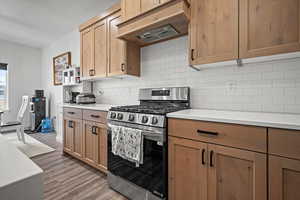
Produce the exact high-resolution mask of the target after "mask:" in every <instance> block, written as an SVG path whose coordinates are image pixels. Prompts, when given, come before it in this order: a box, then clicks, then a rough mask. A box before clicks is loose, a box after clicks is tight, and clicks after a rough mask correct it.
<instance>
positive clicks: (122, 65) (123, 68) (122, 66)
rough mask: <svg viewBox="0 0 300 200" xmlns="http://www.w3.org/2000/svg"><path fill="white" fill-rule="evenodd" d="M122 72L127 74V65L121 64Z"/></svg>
mask: <svg viewBox="0 0 300 200" xmlns="http://www.w3.org/2000/svg"><path fill="white" fill-rule="evenodd" d="M121 71H122V72H125V63H122V64H121Z"/></svg>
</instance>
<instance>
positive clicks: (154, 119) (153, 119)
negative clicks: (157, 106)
mask: <svg viewBox="0 0 300 200" xmlns="http://www.w3.org/2000/svg"><path fill="white" fill-rule="evenodd" d="M151 123H152V124H153V125H154V124H157V123H158V119H157V117H152V122H151Z"/></svg>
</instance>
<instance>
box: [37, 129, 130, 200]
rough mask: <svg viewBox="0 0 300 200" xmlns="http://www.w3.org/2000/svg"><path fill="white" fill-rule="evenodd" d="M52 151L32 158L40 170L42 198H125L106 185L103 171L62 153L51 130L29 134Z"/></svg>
mask: <svg viewBox="0 0 300 200" xmlns="http://www.w3.org/2000/svg"><path fill="white" fill-rule="evenodd" d="M31 136H32V137H34V138H35V139H37V140H39V141H41V142H42V143H45V144H47V145H49V146H51V147H52V148H55V149H56V151H54V152H51V153H48V154H45V155H41V156H37V157H35V158H33V161H34V162H35V163H36V164H37V165H39V166H40V167H41V168H42V169H43V170H44V200H126V198H125V197H123V196H122V195H120V194H119V193H117V192H115V191H113V190H111V189H110V188H109V186H108V183H107V180H106V175H104V174H103V173H101V172H99V171H98V170H96V169H94V168H92V167H90V166H88V165H86V164H84V163H83V162H81V161H79V160H77V159H75V158H73V157H71V156H69V155H64V154H63V153H62V144H61V143H59V142H57V141H56V135H55V134H40V133H37V134H33V135H31Z"/></svg>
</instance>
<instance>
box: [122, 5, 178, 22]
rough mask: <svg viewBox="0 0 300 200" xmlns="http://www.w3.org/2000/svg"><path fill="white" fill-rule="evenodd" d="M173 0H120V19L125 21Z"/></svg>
mask: <svg viewBox="0 0 300 200" xmlns="http://www.w3.org/2000/svg"><path fill="white" fill-rule="evenodd" d="M170 1H173V0H122V4H121V7H122V8H121V9H122V21H123V22H124V21H127V20H129V19H132V18H134V17H136V16H139V15H141V14H143V13H145V12H147V11H149V10H151V9H154V8H156V7H158V6H161V5H163V4H166V3H168V2H170Z"/></svg>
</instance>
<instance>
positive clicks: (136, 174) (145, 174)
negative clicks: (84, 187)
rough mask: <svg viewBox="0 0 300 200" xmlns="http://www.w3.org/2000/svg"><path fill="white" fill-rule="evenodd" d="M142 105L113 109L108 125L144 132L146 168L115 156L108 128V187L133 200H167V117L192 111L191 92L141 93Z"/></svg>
mask: <svg viewBox="0 0 300 200" xmlns="http://www.w3.org/2000/svg"><path fill="white" fill-rule="evenodd" d="M139 99H140V105H136V106H121V107H112V108H111V109H110V111H109V113H108V125H109V126H112V125H115V126H121V127H129V128H134V129H139V130H142V134H143V138H144V146H143V154H144V162H143V164H141V165H139V166H138V167H137V166H136V164H135V163H133V162H130V161H128V160H126V159H123V158H122V157H120V156H117V155H114V154H113V153H112V133H111V128H110V127H109V128H108V171H109V172H108V183H109V186H110V187H111V188H112V189H114V190H116V191H118V192H120V193H121V194H123V195H124V196H126V197H128V198H129V199H132V200H164V199H167V198H168V195H167V188H168V184H167V180H168V172H167V169H168V162H167V157H168V155H167V151H168V145H167V117H166V115H167V113H170V112H175V111H179V110H183V109H188V108H190V89H189V88H188V87H180V88H159V89H141V90H140V92H139Z"/></svg>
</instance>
